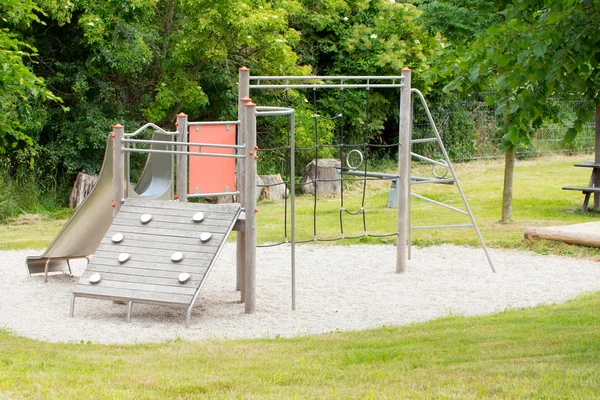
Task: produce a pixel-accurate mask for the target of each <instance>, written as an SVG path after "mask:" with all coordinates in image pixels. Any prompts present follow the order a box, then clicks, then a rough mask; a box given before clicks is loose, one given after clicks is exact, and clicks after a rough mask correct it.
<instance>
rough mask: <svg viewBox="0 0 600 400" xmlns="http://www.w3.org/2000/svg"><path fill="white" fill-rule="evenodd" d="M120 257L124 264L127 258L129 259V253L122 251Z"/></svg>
mask: <svg viewBox="0 0 600 400" xmlns="http://www.w3.org/2000/svg"><path fill="white" fill-rule="evenodd" d="M118 259H119V262H120V263H121V264H123V263H124V262H126V261H127V260H129V254H128V253H121V254H119V257H118Z"/></svg>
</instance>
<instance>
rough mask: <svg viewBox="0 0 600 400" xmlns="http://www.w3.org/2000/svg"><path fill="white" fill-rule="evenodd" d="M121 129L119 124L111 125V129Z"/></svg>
mask: <svg viewBox="0 0 600 400" xmlns="http://www.w3.org/2000/svg"><path fill="white" fill-rule="evenodd" d="M122 127H123V125H121V124H116V125H113V129H119V128H122Z"/></svg>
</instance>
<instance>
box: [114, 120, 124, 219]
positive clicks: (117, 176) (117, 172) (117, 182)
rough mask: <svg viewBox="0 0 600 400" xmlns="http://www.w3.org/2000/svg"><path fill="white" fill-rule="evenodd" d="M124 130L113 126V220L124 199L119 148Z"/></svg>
mask: <svg viewBox="0 0 600 400" xmlns="http://www.w3.org/2000/svg"><path fill="white" fill-rule="evenodd" d="M123 135H125V128H124V127H123V125H121V124H117V125H115V126H113V133H112V139H113V203H112V206H113V218H114V217H116V216H117V213H118V212H119V210H120V209H121V205H122V204H123V203H122V200H124V199H125V155H124V153H123V150H122V149H121V147H122V146H123V143H122V140H123Z"/></svg>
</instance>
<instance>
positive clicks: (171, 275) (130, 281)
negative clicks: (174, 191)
mask: <svg viewBox="0 0 600 400" xmlns="http://www.w3.org/2000/svg"><path fill="white" fill-rule="evenodd" d="M198 211H202V212H204V214H205V220H204V221H203V222H201V223H194V222H193V221H192V216H193V215H194V214H195V213H196V212H198ZM239 212H240V207H239V204H235V205H232V204H223V205H211V204H192V203H180V202H166V201H159V200H147V199H128V200H127V202H126V203H125V205H124V206H123V207H122V208H121V210H120V212H119V214H118V215H117V217H116V219H115V221H114V223H113V225H112V226H111V228H110V229H109V231H108V233H107V234H106V236H105V237H104V239H103V240H102V243H101V244H100V246H99V247H98V250H97V252H96V255H95V256H94V258H93V260H92V262H91V263H90V265H89V266H88V267H87V269H86V271H85V273H84V274H83V276H82V278H81V280H80V282H79V284H78V285H77V287H76V288H75V290H74V294H75V295H76V296H84V297H93V298H104V299H112V300H124V301H134V302H145V303H154V304H181V305H189V304H190V303H191V301H192V300H193V297H194V295H195V294H196V293H197V290H198V288H199V286H200V284H201V282H202V281H203V280H204V279H205V277H206V275H207V272H208V271H209V268H210V267H211V266H212V264H213V262H214V258H215V255H216V253H217V251H218V250H219V249H220V248H221V246H222V245H223V243H224V242H225V239H226V237H227V235H228V234H229V232H230V231H231V227H232V226H233V224H234V222H235V220H237V217H238V215H239ZM145 213H148V214H152V216H153V219H152V221H150V223H148V224H141V223H140V221H139V218H140V216H141V215H142V214H145ZM117 232H119V233H123V235H124V240H123V242H121V243H118V244H115V243H113V242H112V240H111V238H112V236H113V235H114V234H115V233H117ZM202 232H210V233H212V238H211V240H210V241H209V242H206V243H202V242H200V234H201V233H202ZM176 251H181V252H182V253H183V254H184V259H183V260H182V261H180V262H177V263H173V262H172V261H171V255H172V254H173V253H174V252H176ZM120 253H129V254H130V259H129V260H128V261H127V262H126V263H124V264H121V263H119V261H118V260H117V257H118V255H119V254H120ZM96 272H97V273H100V274H101V275H102V280H101V281H100V283H98V284H95V285H92V284H90V283H89V277H90V276H91V275H92V274H93V273H96ZM181 272H188V273H189V274H190V275H191V279H190V280H189V281H188V282H186V283H185V284H180V283H179V281H178V280H177V278H178V276H179V274H180V273H181Z"/></svg>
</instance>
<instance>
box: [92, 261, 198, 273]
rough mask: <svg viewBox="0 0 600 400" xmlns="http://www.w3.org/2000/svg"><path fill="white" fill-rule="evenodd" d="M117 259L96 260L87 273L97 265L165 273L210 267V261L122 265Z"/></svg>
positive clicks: (129, 263)
mask: <svg viewBox="0 0 600 400" xmlns="http://www.w3.org/2000/svg"><path fill="white" fill-rule="evenodd" d="M115 261H116V260H115V258H112V259H111V258H108V257H106V258H98V259H94V261H93V262H92V263H90V265H88V267H87V268H86V271H87V270H88V269H89V270H90V271H94V270H95V269H96V265H106V266H107V267H115V268H131V269H141V270H154V271H165V272H178V273H181V272H190V273H191V272H194V273H199V272H201V271H203V270H205V269H207V268H208V266H209V265H210V260H202V261H201V260H188V261H187V262H186V261H185V260H183V261H181V262H179V263H177V264H175V263H172V264H167V263H159V262H151V261H144V260H135V259H133V260H131V261H127V262H126V263H125V264H120V263H119V262H118V261H116V262H115Z"/></svg>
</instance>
